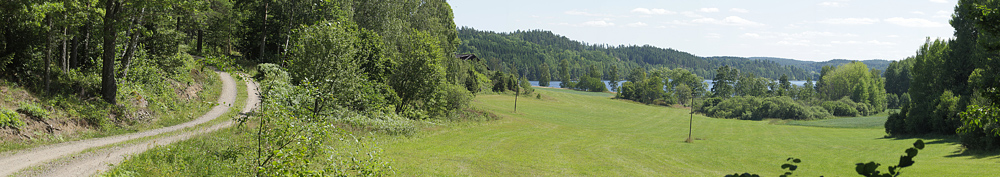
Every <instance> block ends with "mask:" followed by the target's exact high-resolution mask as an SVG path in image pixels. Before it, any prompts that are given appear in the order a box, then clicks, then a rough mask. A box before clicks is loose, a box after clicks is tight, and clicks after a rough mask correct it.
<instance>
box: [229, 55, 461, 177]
mask: <svg viewBox="0 0 1000 177" xmlns="http://www.w3.org/2000/svg"><path fill="white" fill-rule="evenodd" d="M258 69H259V70H260V72H259V75H258V76H256V77H257V78H259V79H260V80H261V85H262V87H261V105H260V108H259V109H258V111H259V112H258V114H256V115H258V116H255V117H253V119H240V120H239V121H240V124H241V125H245V124H249V123H248V122H252V123H256V128H255V129H251V130H255V133H251V132H247V133H248V134H247V135H251V136H253V138H255V139H256V142H258V144H257V145H256V146H254V149H255V153H253V154H247V155H244V158H248V160H247V161H248V162H249V163H250V164H252V166H253V169H254V172H253V173H255V174H257V175H265V176H286V175H292V176H309V175H324V174H356V173H357V174H368V175H380V174H381V175H384V174H387V173H391V168H389V167H388V164H387V163H385V162H384V161H382V160H380V159H381V158H379V157H378V153H377V152H369V154H368V155H369V158H367V159H365V158H363V159H358V158H350V159H349V160H350V161H347V162H344V161H340V162H338V161H337V159H330V158H328V157H331V156H336V153H337V151H336V150H335V149H334V148H333V144H331V143H333V142H335V141H331V140H334V139H335V137H337V136H340V135H342V134H343V133H341V132H340V128H338V127H336V126H335V125H344V124H346V125H350V126H352V127H354V128H356V129H361V130H366V131H373V132H384V133H387V134H403V135H408V134H412V132H413V131H414V130H415V128H414V127H413V125H412V124H411V123H409V121H407V120H405V119H404V118H401V117H399V116H397V115H396V114H395V113H394V112H392V111H368V112H364V114H361V113H359V112H355V111H353V110H348V109H343V108H339V106H338V105H331V106H332V107H331V108H328V109H323V110H320V109H317V108H318V106H316V105H319V104H320V103H318V100H317V99H316V96H315V95H316V93H317V92H319V91H317V89H316V88H317V87H315V86H312V85H310V83H309V82H306V83H303V85H302V86H294V85H292V84H291V83H289V82H288V81H289V80H290V79H289V77H288V76H287V74H285V73H284V71H283V70H282V69H280V68H279V67H278V66H276V65H273V64H262V65H259V66H258ZM451 87H452V89H449V90H457V91H465V94H468V91H466V90H465V88H464V87H461V86H458V85H452V86H451ZM358 94H366V93H358ZM456 99H461V98H456ZM241 127H242V126H241ZM247 127H249V126H247ZM354 141H358V140H356V139H355V140H354ZM341 160H347V159H341ZM331 163H335V164H337V165H333V166H330V165H329V164H331ZM352 164H354V165H352ZM357 165H360V166H357Z"/></svg>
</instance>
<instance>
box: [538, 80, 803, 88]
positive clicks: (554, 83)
mask: <svg viewBox="0 0 1000 177" xmlns="http://www.w3.org/2000/svg"><path fill="white" fill-rule="evenodd" d="M528 82H531V86H538V81H528ZM625 82H626V81H618V85H619V86H621V85H622V83H625ZM788 82H791V83H792V85H798V86H802V85H805V84H806V81H788ZM559 83H562V81H550V82H549V87H555V88H559ZM609 83H611V81H609V80H604V86H605V87H607V88H608V90H610V89H611V85H609ZM711 88H712V80H705V89H711Z"/></svg>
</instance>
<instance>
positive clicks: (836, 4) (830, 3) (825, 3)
mask: <svg viewBox="0 0 1000 177" xmlns="http://www.w3.org/2000/svg"><path fill="white" fill-rule="evenodd" d="M819 5H821V6H827V7H843V6H844V5H843V4H840V3H839V2H821V3H819Z"/></svg>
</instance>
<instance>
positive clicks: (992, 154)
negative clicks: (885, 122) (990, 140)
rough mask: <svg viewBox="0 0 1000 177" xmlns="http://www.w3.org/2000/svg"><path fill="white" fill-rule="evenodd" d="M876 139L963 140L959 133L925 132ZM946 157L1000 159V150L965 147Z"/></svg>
mask: <svg viewBox="0 0 1000 177" xmlns="http://www.w3.org/2000/svg"><path fill="white" fill-rule="evenodd" d="M876 139H885V140H916V139H922V140H924V144H947V145H960V144H962V142H961V141H960V140H959V138H958V135H941V134H925V135H906V136H888V135H887V136H884V137H881V138H876ZM944 157H946V158H959V157H968V158H973V159H1000V150H970V149H966V148H964V147H960V148H958V149H955V151H954V152H952V154H951V155H945V156H944Z"/></svg>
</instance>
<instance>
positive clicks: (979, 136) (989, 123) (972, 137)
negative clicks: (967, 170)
mask: <svg viewBox="0 0 1000 177" xmlns="http://www.w3.org/2000/svg"><path fill="white" fill-rule="evenodd" d="M959 116H960V117H961V119H962V123H963V126H962V127H960V128H958V130H957V131H958V135H959V136H960V137H961V138H962V145H964V146H965V147H966V148H969V149H996V148H998V147H1000V108H997V106H980V105H969V107H968V108H967V109H966V110H965V111H964V112H962V113H960V114H959Z"/></svg>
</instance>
